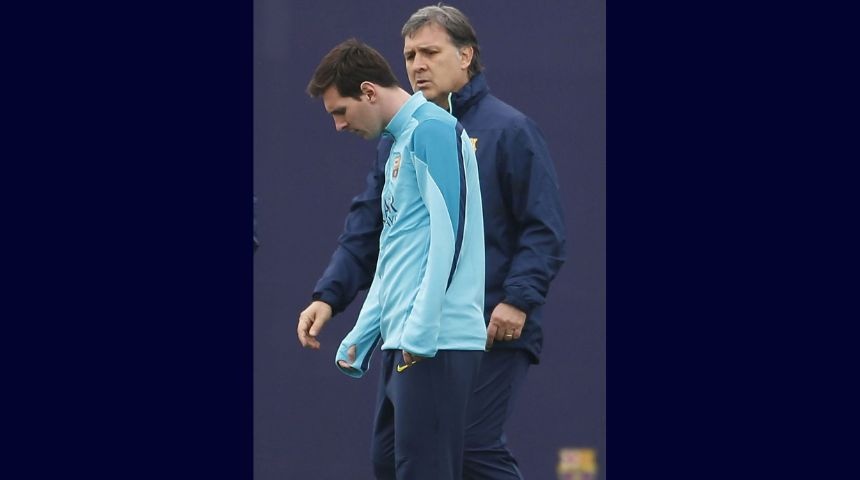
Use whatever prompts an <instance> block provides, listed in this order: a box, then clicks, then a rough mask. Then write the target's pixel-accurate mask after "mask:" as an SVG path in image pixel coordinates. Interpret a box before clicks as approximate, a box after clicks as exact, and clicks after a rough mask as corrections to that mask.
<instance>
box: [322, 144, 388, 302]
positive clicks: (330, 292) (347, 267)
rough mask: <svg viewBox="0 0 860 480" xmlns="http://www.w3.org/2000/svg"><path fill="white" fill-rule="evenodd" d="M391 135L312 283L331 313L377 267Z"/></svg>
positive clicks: (370, 277) (364, 285) (352, 296)
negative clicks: (320, 271)
mask: <svg viewBox="0 0 860 480" xmlns="http://www.w3.org/2000/svg"><path fill="white" fill-rule="evenodd" d="M391 144H392V142H391V139H390V137H388V136H384V137H382V139H381V140H380V142H379V145H378V146H377V155H376V161H375V162H374V164H373V168H372V169H371V171H370V172H369V173H368V174H367V181H366V186H365V189H364V191H363V192H362V193H360V194H359V195H358V196H356V197H355V198H353V199H352V205H351V206H350V209H349V213H348V214H347V217H346V221H345V222H344V229H343V233H341V235H340V237H339V238H338V246H337V249H335V251H334V254H332V256H331V260H330V261H329V264H328V267H327V268H326V269H325V272H323V275H322V277H321V278H320V279H319V281H317V284H316V286H315V287H314V292H313V299H314V300H322V301H324V302H326V303H328V304H329V305H331V308H332V313H333V314H337V313H339V312H342V311H343V310H344V309H346V307H347V306H349V304H350V303H351V302H352V301H353V299H355V296H356V295H357V294H358V292H359V291H361V290H364V289H366V288H368V287H369V286H370V284H371V281H372V280H373V274H374V272H375V271H376V260H377V258H378V256H379V235H380V233H381V232H382V209H381V200H380V199H381V197H382V187H383V186H384V184H385V162H386V161H387V160H388V153H389V152H390V150H391Z"/></svg>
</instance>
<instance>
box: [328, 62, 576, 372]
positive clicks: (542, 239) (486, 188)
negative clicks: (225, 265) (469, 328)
mask: <svg viewBox="0 0 860 480" xmlns="http://www.w3.org/2000/svg"><path fill="white" fill-rule="evenodd" d="M451 104H452V113H453V114H454V116H455V117H457V119H458V120H459V121H460V123H461V124H462V125H463V126H464V127H465V129H466V132H467V133H468V135H469V137H470V138H472V141H473V143H474V144H475V147H476V155H477V158H478V170H479V173H480V181H481V199H482V202H483V207H484V239H485V245H486V271H487V277H486V296H485V305H484V317H485V322H489V318H490V314H491V313H492V311H493V309H494V308H495V307H496V305H498V304H499V302H505V303H508V304H510V305H513V306H515V307H517V308H519V309H520V310H523V311H525V312H526V313H527V315H528V316H527V318H526V324H525V327H524V328H523V332H522V336H521V337H520V339H518V340H516V341H513V342H495V343H494V344H493V349H494V350H495V349H510V348H515V349H525V350H526V351H528V352H529V353H530V354H531V358H532V361H533V362H534V363H538V362H539V360H540V352H541V348H542V346H543V331H542V329H541V321H542V308H541V306H542V305H543V304H544V301H545V299H546V296H547V293H548V291H549V284H550V282H551V281H552V279H553V278H555V275H556V274H557V273H558V271H559V269H560V268H561V265H562V264H563V263H564V258H565V253H566V245H565V229H564V217H563V215H562V210H561V200H560V198H559V191H558V180H557V176H556V173H555V168H554V167H553V164H552V160H551V159H550V156H549V151H548V149H547V146H546V142H545V141H544V139H543V136H542V135H541V133H540V130H539V129H538V127H537V125H536V124H535V123H534V122H533V121H532V120H531V119H530V118H528V117H526V116H525V115H523V114H522V113H521V112H519V111H518V110H516V109H515V108H513V107H511V106H510V105H508V104H506V103H504V102H502V101H501V100H499V99H498V98H496V97H495V96H493V95H491V94H490V90H489V87H487V82H486V79H485V77H484V75H483V74H478V75H476V76H474V77H473V78H472V80H471V81H470V82H469V83H468V84H466V86H464V87H463V88H462V89H461V90H460V91H459V92H457V93H454V94H453V95H452V97H451ZM476 139H477V140H476ZM390 149H391V140H390V138H389V137H386V136H383V138H382V139H381V140H380V142H379V145H378V146H377V156H376V161H375V162H374V166H373V168H372V169H371V172H370V173H369V174H368V176H367V185H366V188H365V190H364V192H362V193H361V194H359V195H358V196H357V197H355V198H354V199H353V200H352V206H351V208H350V211H349V214H348V215H347V217H346V222H345V226H344V231H343V233H342V234H341V236H340V238H339V239H338V243H339V245H338V248H337V249H336V250H335V252H334V254H333V255H332V258H331V261H330V262H329V265H328V268H326V270H325V272H324V273H323V276H322V278H320V280H319V281H318V282H317V284H316V286H315V287H314V294H313V298H314V299H315V300H322V301H324V302H326V303H328V304H329V305H331V307H332V310H333V311H334V312H335V313H338V312H341V311H343V310H344V309H345V308H346V307H347V305H349V303H350V302H352V300H353V299H354V298H355V296H356V295H357V294H358V292H359V291H361V290H364V289H367V288H368V287H369V286H370V283H371V281H372V280H373V274H374V271H375V269H376V260H377V255H378V253H379V235H380V232H381V231H382V209H381V203H380V196H381V192H382V187H383V184H384V175H385V173H384V172H385V161H386V160H387V159H388V153H389V150H390Z"/></svg>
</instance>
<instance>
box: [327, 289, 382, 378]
mask: <svg viewBox="0 0 860 480" xmlns="http://www.w3.org/2000/svg"><path fill="white" fill-rule="evenodd" d="M378 285H379V282H378V277H374V279H373V283H372V284H371V286H370V291H368V292H367V299H366V300H365V301H364V306H362V308H361V313H359V314H358V320H356V322H355V326H354V327H352V330H351V331H350V332H349V333H348V334H347V335H346V337H344V339H343V341H342V342H341V343H340V347H339V348H338V350H337V354H336V355H335V359H334V362H335V365H336V366H337V367H338V369H340V371H341V372H343V373H344V374H346V375H349V376H350V377H354V378H360V377H361V376H363V375H364V373H365V372H367V369H368V368H370V357H371V356H372V355H373V350H374V349H375V348H376V344H377V343H379V340H380V338H381V337H380V335H379V319H380V313H381V311H382V309H381V307H380V303H379V289H378V288H377V286H378Z"/></svg>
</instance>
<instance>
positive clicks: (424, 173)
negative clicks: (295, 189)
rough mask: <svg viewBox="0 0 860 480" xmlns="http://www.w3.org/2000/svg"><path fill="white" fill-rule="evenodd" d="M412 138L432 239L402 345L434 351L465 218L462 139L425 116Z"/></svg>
mask: <svg viewBox="0 0 860 480" xmlns="http://www.w3.org/2000/svg"><path fill="white" fill-rule="evenodd" d="M413 142H414V144H413V155H412V161H413V164H414V165H415V174H416V177H417V180H418V192H419V194H420V195H421V199H422V200H423V202H424V205H425V206H426V207H427V210H428V213H429V216H430V245H429V248H428V250H427V259H426V265H425V268H424V269H423V271H422V275H421V279H420V283H419V286H418V292H417V294H416V296H415V301H414V303H413V305H412V310H411V312H410V313H409V316H408V317H407V319H406V323H405V324H404V327H403V336H402V337H401V340H400V345H401V348H402V349H403V350H406V351H407V352H409V353H412V354H415V355H419V356H422V357H434V356H436V351H437V350H438V340H439V328H440V326H441V322H442V305H443V301H444V299H445V291H446V290H447V288H448V281H449V279H450V277H451V272H452V268H453V262H454V257H455V241H456V238H457V229H458V226H460V225H459V224H460V223H461V222H462V214H461V201H460V197H461V176H460V163H461V160H460V158H459V157H460V155H459V154H458V151H459V148H460V142H459V140H458V137H457V134H456V131H455V130H454V129H453V128H451V126H450V125H446V124H445V123H443V122H441V121H439V120H427V121H425V122H423V123H422V124H420V125H419V126H418V127H416V129H415V133H414V134H413Z"/></svg>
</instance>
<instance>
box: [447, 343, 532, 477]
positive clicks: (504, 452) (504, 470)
mask: <svg viewBox="0 0 860 480" xmlns="http://www.w3.org/2000/svg"><path fill="white" fill-rule="evenodd" d="M529 365H531V359H530V357H529V354H528V353H527V352H526V351H525V350H513V349H495V350H491V351H489V352H487V353H485V354H484V356H483V357H482V358H481V366H480V370H479V372H478V380H477V382H476V384H475V389H474V392H473V394H472V396H471V397H470V398H469V405H468V411H467V417H466V418H467V423H466V439H465V452H464V459H463V476H462V478H463V480H520V479H522V478H523V476H522V474H520V471H519V468H518V466H517V461H516V459H514V457H513V455H511V452H510V451H509V450H508V446H507V440H506V438H505V432H504V426H505V423H507V421H508V419H509V418H510V417H511V412H512V410H513V405H514V400H516V398H517V395H518V394H519V392H520V390H521V387H522V386H523V383H524V382H525V378H526V373H528V369H529Z"/></svg>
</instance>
